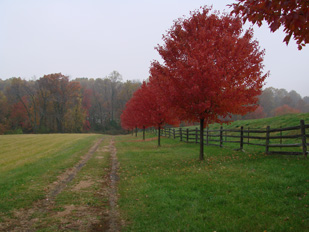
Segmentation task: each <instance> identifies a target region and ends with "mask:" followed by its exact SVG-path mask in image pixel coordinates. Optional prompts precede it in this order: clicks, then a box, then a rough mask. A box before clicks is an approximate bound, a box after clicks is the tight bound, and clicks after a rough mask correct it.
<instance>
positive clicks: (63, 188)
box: [0, 135, 118, 231]
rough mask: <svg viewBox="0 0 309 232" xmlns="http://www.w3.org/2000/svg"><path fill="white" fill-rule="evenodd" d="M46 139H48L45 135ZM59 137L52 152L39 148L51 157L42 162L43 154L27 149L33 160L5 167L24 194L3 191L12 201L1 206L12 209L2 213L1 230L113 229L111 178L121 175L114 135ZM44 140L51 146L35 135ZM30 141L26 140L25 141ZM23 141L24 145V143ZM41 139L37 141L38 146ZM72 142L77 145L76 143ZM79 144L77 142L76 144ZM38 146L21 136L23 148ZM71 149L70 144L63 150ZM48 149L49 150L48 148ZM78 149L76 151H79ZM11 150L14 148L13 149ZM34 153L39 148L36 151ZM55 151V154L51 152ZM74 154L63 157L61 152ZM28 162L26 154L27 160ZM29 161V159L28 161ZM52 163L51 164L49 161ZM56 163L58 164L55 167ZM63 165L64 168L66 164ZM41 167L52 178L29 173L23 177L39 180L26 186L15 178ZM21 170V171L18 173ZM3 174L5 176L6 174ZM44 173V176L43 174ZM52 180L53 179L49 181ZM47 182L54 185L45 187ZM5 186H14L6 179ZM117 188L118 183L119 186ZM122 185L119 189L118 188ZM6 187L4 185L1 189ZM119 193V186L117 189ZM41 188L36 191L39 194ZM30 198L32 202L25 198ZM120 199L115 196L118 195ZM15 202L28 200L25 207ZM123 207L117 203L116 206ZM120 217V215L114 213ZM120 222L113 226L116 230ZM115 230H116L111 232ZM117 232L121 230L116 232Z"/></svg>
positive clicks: (51, 138) (10, 139) (2, 202)
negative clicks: (113, 157) (113, 166)
mask: <svg viewBox="0 0 309 232" xmlns="http://www.w3.org/2000/svg"><path fill="white" fill-rule="evenodd" d="M43 137H44V136H43ZM60 137H61V139H59V138H58V135H54V136H50V137H49V139H50V140H51V141H50V143H53V144H54V146H53V147H50V146H49V145H50V143H45V142H42V143H40V145H41V146H38V144H36V145H37V146H38V148H37V149H39V150H42V151H43V150H45V154H49V155H46V156H44V155H41V156H40V157H39V158H38V157H37V156H36V154H38V153H40V154H42V152H36V151H34V150H33V151H32V154H33V155H31V154H30V153H31V151H30V150H31V149H29V148H27V147H31V145H29V146H25V148H18V149H17V150H21V149H23V150H25V151H28V153H27V152H26V153H27V154H26V156H28V157H29V159H30V160H24V163H23V164H21V163H20V164H19V165H17V166H18V168H17V167H16V166H14V165H13V166H14V168H12V167H13V166H12V165H11V166H10V163H6V164H7V165H8V166H10V168H8V167H7V166H5V167H4V168H3V169H5V170H7V171H6V174H8V173H10V172H11V173H12V174H11V175H12V177H11V179H14V178H15V180H16V183H15V188H16V189H18V191H15V192H12V191H11V189H4V188H3V189H2V190H3V191H2V192H1V194H3V195H5V194H7V195H8V192H10V191H11V192H10V195H9V197H8V198H7V200H8V202H5V201H3V199H1V200H0V203H1V204H2V205H3V206H4V207H6V209H8V210H7V211H4V210H3V211H2V212H1V213H0V230H1V231H102V230H105V228H110V227H111V226H110V225H111V223H110V217H111V216H110V215H111V214H110V211H109V210H108V208H110V203H109V200H110V198H111V195H110V186H111V184H110V182H111V180H110V176H111V173H112V174H113V175H116V171H117V170H116V169H114V171H111V170H113V168H111V164H113V162H112V160H113V159H112V158H111V157H112V156H115V155H116V150H115V148H114V146H113V144H112V143H111V141H112V138H111V137H109V136H104V137H102V136H98V135H79V136H77V135H60ZM12 138H13V137H11V138H7V137H5V138H2V139H3V140H5V139H7V141H6V144H7V146H9V144H13V143H14V142H13V141H12ZM34 138H36V139H38V140H39V141H45V140H44V139H41V138H40V136H37V137H36V136H34ZM23 139H24V140H23ZM22 140H23V141H22ZM38 140H35V142H37V141H38ZM70 140H71V141H70ZM72 140H73V141H72ZM29 142H30V143H31V142H32V143H34V141H33V140H31V137H28V136H25V137H19V138H18V142H17V143H18V144H19V145H20V144H23V143H26V144H28V143H29ZM61 144H66V145H61ZM42 146H45V147H44V148H42ZM75 146H76V149H75V148H74V147H75ZM11 147H14V146H12V145H11ZM32 148H33V149H34V148H35V147H33V146H32ZM50 149H53V150H54V151H51V150H50ZM64 151H68V152H69V154H67V155H64V156H65V157H62V156H61V155H59V153H63V154H66V152H64ZM5 153H7V154H11V155H12V156H13V158H12V159H14V158H15V159H16V160H18V158H16V157H14V156H19V153H16V152H15V153H14V150H12V152H11V153H10V152H9V149H6V151H5ZM21 156H22V157H24V154H22V155H21ZM44 157H45V158H44ZM22 159H23V158H22ZM45 159H48V162H46V161H45ZM53 159H55V160H54V162H55V164H53V162H52V161H53ZM61 161H62V162H63V163H60V162H61ZM28 165H29V167H30V166H31V167H33V168H37V167H38V166H43V167H42V168H43V169H45V170H49V169H52V172H51V173H48V174H46V173H45V174H44V172H38V171H36V172H35V174H34V173H33V172H32V171H31V170H32V169H31V168H28V169H26V170H25V171H23V172H22V173H23V176H24V177H25V178H26V179H29V178H30V177H31V179H33V181H30V182H29V183H28V182H24V183H25V184H22V185H21V186H20V182H18V181H17V180H18V178H19V176H18V175H14V173H15V172H18V171H19V170H20V169H24V168H25V166H28ZM14 170H15V172H14ZM4 173H5V171H3V170H2V172H1V173H0V174H2V175H3V174H4ZM42 173H43V175H42ZM46 175H48V177H46ZM45 180H48V181H47V182H45ZM1 181H2V183H3V184H4V186H5V185H9V183H7V182H6V181H5V180H1ZM114 185H115V184H114ZM115 186H116V185H115ZM1 187H2V186H1ZM114 188H115V187H114ZM33 189H36V191H34V192H31V191H33ZM25 194H27V195H28V197H23V196H24V195H25ZM113 194H114V193H113ZM15 198H22V200H23V204H11V203H10V200H11V201H14V199H15ZM114 202H115V204H117V201H114ZM114 215H116V211H115V210H114ZM116 223H118V221H114V222H113V226H114V227H111V228H118V227H115V226H117V225H118V224H116ZM110 231H113V230H110ZM114 231H116V230H114Z"/></svg>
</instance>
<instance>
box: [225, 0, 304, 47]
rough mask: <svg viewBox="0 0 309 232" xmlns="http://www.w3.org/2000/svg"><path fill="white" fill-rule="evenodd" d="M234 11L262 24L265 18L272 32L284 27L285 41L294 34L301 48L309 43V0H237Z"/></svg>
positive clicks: (287, 41) (259, 24)
mask: <svg viewBox="0 0 309 232" xmlns="http://www.w3.org/2000/svg"><path fill="white" fill-rule="evenodd" d="M237 1H238V3H234V4H232V5H230V6H232V7H233V8H234V9H233V11H232V13H235V14H237V15H241V16H242V17H243V20H244V22H246V20H249V21H250V22H252V23H254V24H255V23H257V25H258V26H261V25H262V21H263V20H265V21H266V22H267V23H268V25H269V27H270V30H271V31H272V32H275V31H276V30H278V28H279V27H280V26H283V27H284V32H285V33H286V36H285V38H284V40H283V41H284V42H286V44H288V43H289V41H290V38H291V37H292V35H293V36H294V39H295V40H296V42H297V44H298V49H299V50H301V49H302V47H303V46H305V44H307V43H309V1H308V0H297V1H291V0H237Z"/></svg>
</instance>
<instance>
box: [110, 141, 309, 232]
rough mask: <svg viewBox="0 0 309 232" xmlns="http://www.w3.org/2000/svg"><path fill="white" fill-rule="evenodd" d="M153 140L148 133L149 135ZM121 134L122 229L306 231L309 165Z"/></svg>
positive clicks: (293, 159) (294, 159) (298, 160)
mask: <svg viewBox="0 0 309 232" xmlns="http://www.w3.org/2000/svg"><path fill="white" fill-rule="evenodd" d="M148 137H149V135H148ZM140 139H141V137H137V138H135V137H133V136H131V135H128V136H119V137H117V142H116V147H117V150H118V153H117V154H118V159H119V162H120V166H121V168H120V170H119V172H120V183H119V193H120V201H119V205H120V209H121V212H122V216H123V218H124V219H125V220H126V221H127V224H126V227H125V229H124V231H305V230H308V228H309V217H308V205H309V199H308V196H307V194H308V190H309V171H308V170H309V164H308V160H307V159H305V158H304V157H286V156H265V155H264V154H263V153H256V152H250V153H249V152H240V151H234V150H232V149H229V148H218V147H205V161H203V162H201V161H198V154H199V146H198V145H196V144H186V143H181V142H178V141H176V140H173V139H167V138H163V139H162V147H160V148H158V147H157V141H156V140H154V141H147V142H140V141H138V140H140Z"/></svg>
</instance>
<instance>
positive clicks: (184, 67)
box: [152, 7, 267, 159]
mask: <svg viewBox="0 0 309 232" xmlns="http://www.w3.org/2000/svg"><path fill="white" fill-rule="evenodd" d="M210 11H211V9H210V8H207V7H204V8H201V9H200V10H197V11H194V12H191V17H190V18H184V19H178V20H177V21H175V22H174V25H173V26H172V28H171V29H170V30H169V31H168V33H167V35H165V36H164V37H163V40H164V45H163V46H158V47H157V50H158V52H159V54H160V55H161V57H162V59H163V60H164V64H163V65H161V64H159V63H158V62H153V64H152V67H155V70H157V71H158V72H161V74H162V75H161V76H160V79H161V80H162V81H161V82H165V90H163V91H165V94H164V95H168V98H169V104H170V105H172V106H174V107H175V110H176V111H178V112H181V114H180V116H181V119H182V120H188V121H192V122H196V121H200V124H201V134H202V132H203V130H202V129H203V127H204V126H205V125H207V124H209V123H213V122H221V123H222V122H224V120H225V119H226V118H229V117H230V116H231V115H232V114H242V115H244V114H246V113H247V112H249V111H253V110H255V108H256V103H257V100H258V99H257V96H258V95H259V94H260V93H261V88H262V86H263V82H264V80H265V78H266V76H267V74H263V73H262V69H263V64H262V61H263V56H264V51H260V50H259V49H260V48H259V45H258V42H257V41H256V40H253V31H252V29H249V30H246V31H245V32H244V31H243V30H242V26H243V24H242V21H241V20H240V18H238V17H232V16H231V15H228V14H223V15H219V13H218V12H215V13H211V12H210ZM200 159H203V145H202V143H201V150H200Z"/></svg>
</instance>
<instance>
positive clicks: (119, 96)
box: [0, 71, 309, 134]
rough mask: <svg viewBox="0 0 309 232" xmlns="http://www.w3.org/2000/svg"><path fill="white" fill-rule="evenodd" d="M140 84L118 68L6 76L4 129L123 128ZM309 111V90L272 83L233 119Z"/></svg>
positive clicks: (0, 111) (0, 92) (1, 101)
mask: <svg viewBox="0 0 309 232" xmlns="http://www.w3.org/2000/svg"><path fill="white" fill-rule="evenodd" d="M140 86H141V83H140V82H139V81H125V82H124V81H123V80H122V77H121V75H120V74H119V73H118V72H117V71H113V72H112V73H111V74H110V75H108V76H107V77H105V78H96V79H94V78H76V79H74V80H70V79H69V77H68V76H65V75H63V74H61V73H55V74H49V75H45V76H43V77H41V78H39V79H37V80H24V79H21V78H10V79H7V80H1V79H0V134H13V133H80V132H100V133H113V134H116V133H121V132H122V129H121V127H120V115H121V113H122V111H123V109H124V108H125V104H126V102H127V101H128V100H129V99H130V98H131V97H132V95H133V93H134V92H135V91H136V90H137V89H138V88H139V87H140ZM308 112H309V97H308V96H306V97H301V96H300V94H298V93H297V92H296V91H294V90H292V91H290V92H288V91H287V90H285V89H276V88H272V87H269V88H266V89H264V91H263V92H262V94H261V95H260V96H259V107H258V108H257V109H256V110H255V111H254V112H252V113H249V114H247V115H244V116H240V115H235V116H233V118H232V119H233V120H242V119H257V118H265V117H272V116H278V115H283V114H290V113H308Z"/></svg>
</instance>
